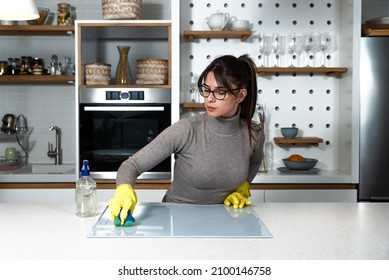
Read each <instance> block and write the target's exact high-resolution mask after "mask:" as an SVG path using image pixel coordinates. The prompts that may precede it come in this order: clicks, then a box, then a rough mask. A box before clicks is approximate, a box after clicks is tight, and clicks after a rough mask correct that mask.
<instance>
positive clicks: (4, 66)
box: [0, 61, 8, 75]
mask: <svg viewBox="0 0 389 280" xmlns="http://www.w3.org/2000/svg"><path fill="white" fill-rule="evenodd" d="M7 74H8V62H7V61H0V75H7Z"/></svg>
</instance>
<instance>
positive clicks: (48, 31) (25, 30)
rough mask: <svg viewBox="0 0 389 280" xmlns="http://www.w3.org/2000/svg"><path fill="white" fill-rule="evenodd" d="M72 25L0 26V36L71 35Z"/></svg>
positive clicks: (72, 32)
mask: <svg viewBox="0 0 389 280" xmlns="http://www.w3.org/2000/svg"><path fill="white" fill-rule="evenodd" d="M73 34H74V25H0V35H31V36H37V35H47V36H53V35H61V36H63V35H73Z"/></svg>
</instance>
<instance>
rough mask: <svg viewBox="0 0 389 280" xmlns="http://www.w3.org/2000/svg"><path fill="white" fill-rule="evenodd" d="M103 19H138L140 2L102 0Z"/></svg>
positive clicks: (133, 0)
mask: <svg viewBox="0 0 389 280" xmlns="http://www.w3.org/2000/svg"><path fill="white" fill-rule="evenodd" d="M102 8H103V19H139V18H140V15H141V12H142V0H102Z"/></svg>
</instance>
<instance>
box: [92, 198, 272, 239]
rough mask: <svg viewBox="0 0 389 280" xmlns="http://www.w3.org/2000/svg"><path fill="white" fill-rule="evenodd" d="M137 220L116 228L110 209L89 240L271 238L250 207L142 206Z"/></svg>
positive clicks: (94, 228) (156, 204)
mask: <svg viewBox="0 0 389 280" xmlns="http://www.w3.org/2000/svg"><path fill="white" fill-rule="evenodd" d="M134 217H135V220H136V224H135V225H134V226H132V227H115V225H114V224H113V220H111V217H110V210H109V208H108V207H107V208H106V209H105V210H104V212H103V213H102V214H101V216H100V218H99V219H98V220H97V222H96V224H95V225H94V226H93V228H92V230H91V231H90V232H89V235H88V237H239V238H242V237H243V238H244V237H251V238H253V237H257V238H258V237H266V238H269V237H272V235H271V233H270V232H269V230H268V229H267V228H266V226H265V225H264V224H263V223H262V221H261V219H260V218H259V217H258V216H257V215H256V213H255V211H254V210H253V209H252V208H251V207H245V208H243V209H234V208H232V207H225V206H224V205H220V204H218V205H192V204H180V203H143V204H138V205H137V206H136V208H135V211H134Z"/></svg>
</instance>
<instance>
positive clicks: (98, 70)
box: [85, 62, 111, 85]
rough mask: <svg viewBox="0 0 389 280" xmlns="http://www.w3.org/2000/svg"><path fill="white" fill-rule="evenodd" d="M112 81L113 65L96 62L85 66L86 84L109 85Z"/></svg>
mask: <svg viewBox="0 0 389 280" xmlns="http://www.w3.org/2000/svg"><path fill="white" fill-rule="evenodd" d="M110 81H111V64H106V63H100V62H94V63H88V64H85V84H87V85H108V84H109V82H110Z"/></svg>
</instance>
